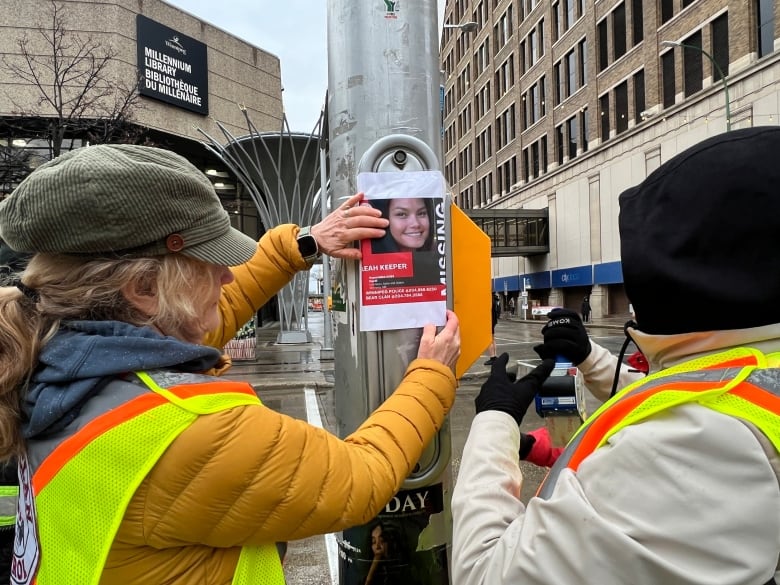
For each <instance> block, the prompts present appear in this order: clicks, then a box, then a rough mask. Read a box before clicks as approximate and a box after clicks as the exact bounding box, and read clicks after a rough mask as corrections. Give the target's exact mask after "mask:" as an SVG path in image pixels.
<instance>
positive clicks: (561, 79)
mask: <svg viewBox="0 0 780 585" xmlns="http://www.w3.org/2000/svg"><path fill="white" fill-rule="evenodd" d="M569 1H571V2H572V5H571V6H572V10H573V6H574V4H573V2H574V0H569ZM508 12H509V13H510V14H511V7H510V8H509V9H508ZM631 13H632V14H631V18H632V22H633V26H632V28H631V32H632V37H631V41H632V46H636V45H637V44H638V43H640V42H641V41H642V40H643V26H644V25H643V17H642V0H631ZM721 24H722V26H721ZM610 29H611V32H612V34H611V35H609V30H610ZM712 29H713V41H712V45H713V57H714V58H715V61H716V63H717V64H718V66H719V67H720V68H721V70H722V71H723V72H724V73H727V70H728V17H727V15H726V14H724V15H722V16H721V17H719V18H717V19H716V20H715V21H714V22H713V26H712ZM554 30H556V31H557V30H558V25H557V24H556V25H555V26H554ZM464 36H467V35H464ZM610 39H611V42H610ZM627 42H628V37H627V30H626V6H625V3H621V4H619V5H618V6H616V7H615V9H614V10H613V11H612V12H611V13H610V14H609V15H608V16H607V17H605V18H604V19H603V20H602V21H601V22H600V23H599V24H598V47H599V53H598V65H599V72H601V71H603V70H604V69H606V68H607V67H608V66H609V64H610V62H614V61H616V60H618V59H619V58H620V57H622V56H623V55H624V54H625V53H626V50H627ZM487 44H489V38H488V39H486V40H485V41H484V42H483V44H482V45H480V47H479V48H478V49H477V52H476V53H475V55H474V70H475V73H476V78H477V79H479V77H480V75H481V74H482V73H483V72H484V71H485V70H486V69H487V67H488V65H489V57H488V54H487V48H486V47H487ZM699 48H701V43H699ZM518 54H519V57H520V74H521V75H524V74H525V73H526V72H527V71H528V70H529V68H530V67H532V66H533V65H535V64H536V63H537V62H538V60H539V59H540V58H541V57H542V56H543V55H544V18H542V19H540V21H539V22H538V23H537V24H536V25H535V26H534V28H533V29H532V30H531V31H530V33H529V35H528V37H527V39H523V40H522V41H521V42H520V47H519V53H518ZM450 55H451V53H450ZM610 58H611V60H610ZM691 60H692V62H695V61H696V60H699V61H700V60H701V55H699V56H698V58H697V57H695V56H694V57H693V58H691ZM577 62H579V67H577ZM671 64H672V65H673V64H674V62H673V60H672V61H671ZM553 67H554V73H553V74H554V78H555V80H556V83H557V85H556V96H555V97H556V102H555V105H558V104H559V103H561V101H563V100H564V99H566V98H568V97H569V96H571V95H572V94H573V93H575V92H576V90H577V89H579V88H580V87H583V86H584V85H585V83H586V81H587V75H588V72H587V40H586V39H585V38H582V39H580V40H579V41H578V42H577V43H576V44H575V46H574V47H573V48H572V49H571V51H569V52H568V53H567V54H566V55H565V56H564V57H563V58H562V59H561V60H559V61H558V62H556V63H555V64H554V66H553ZM713 79H714V80H716V81H717V80H718V79H719V75H718V76H716V77H714V78H713ZM493 82H494V87H495V92H496V95H495V99H496V100H499V99H500V98H501V97H503V96H504V95H506V93H507V92H509V90H510V89H512V88H513V87H514V84H515V55H514V53H513V54H510V55H508V56H507V57H506V58H505V60H504V61H503V62H502V63H501V64H500V65H499V66H498V67H497V68H496V71H495V73H494V80H493ZM489 83H490V82H489V81H488V82H486V84H485V85H483V86H482V89H480V90H479V91H478V92H477V96H478V97H477V100H478V103H477V119H479V118H480V117H481V116H482V115H484V113H486V112H487V111H488V110H489V108H488V107H486V104H487V103H489V102H490V95H489V92H490V86H489ZM470 85H471V63H468V64H466V66H465V67H464V68H463V70H462V71H461V72H460V74H459V75H458V78H457V82H456V84H455V85H454V86H453V87H451V88H450V89H449V90H448V91H447V93H446V94H445V113H447V112H450V111H452V109H453V108H454V105H455V103H459V102H460V100H462V99H463V98H464V97H466V96H468V95H469V89H470ZM485 88H487V95H485ZM453 89H454V90H455V101H454V102H453V93H452V92H453ZM672 95H673V94H672ZM445 115H446V114H445ZM532 123H533V122H532Z"/></svg>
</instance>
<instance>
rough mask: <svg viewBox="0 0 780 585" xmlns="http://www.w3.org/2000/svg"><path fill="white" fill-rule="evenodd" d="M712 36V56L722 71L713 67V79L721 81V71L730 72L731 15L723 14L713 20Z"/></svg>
mask: <svg viewBox="0 0 780 585" xmlns="http://www.w3.org/2000/svg"><path fill="white" fill-rule="evenodd" d="M710 32H711V34H710V36H711V37H712V58H713V59H715V62H716V63H717V64H718V67H720V71H718V69H717V68H716V67H713V68H712V69H713V71H712V80H713V81H720V79H721V76H720V73H721V72H723V75H728V74H729V15H728V13H725V14H721V15H720V16H719V17H718V18H716V19H715V20H713V21H712V25H711V29H710Z"/></svg>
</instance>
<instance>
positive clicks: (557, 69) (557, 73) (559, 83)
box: [553, 62, 566, 106]
mask: <svg viewBox="0 0 780 585" xmlns="http://www.w3.org/2000/svg"><path fill="white" fill-rule="evenodd" d="M553 82H554V83H555V89H554V90H553V91H554V92H555V105H556V106H557V105H558V104H560V103H561V102H562V101H563V100H564V99H566V98H565V93H564V91H563V85H564V82H563V79H561V63H560V62H559V63H556V64H555V65H553Z"/></svg>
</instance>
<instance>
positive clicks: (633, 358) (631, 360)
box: [626, 351, 650, 374]
mask: <svg viewBox="0 0 780 585" xmlns="http://www.w3.org/2000/svg"><path fill="white" fill-rule="evenodd" d="M626 361H627V362H628V365H629V366H631V367H632V368H633V369H635V370H636V371H638V372H642V373H643V374H646V373H647V372H649V371H650V364H649V363H647V358H646V357H645V354H643V353H642V352H641V351H635V352H634V353H632V354H631V355H630V356H628V358H627V359H626Z"/></svg>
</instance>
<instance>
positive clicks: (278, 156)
mask: <svg viewBox="0 0 780 585" xmlns="http://www.w3.org/2000/svg"><path fill="white" fill-rule="evenodd" d="M241 110H242V112H243V113H244V118H245V120H246V124H247V129H248V134H246V135H244V136H240V137H236V136H234V135H233V134H232V133H231V132H230V131H229V130H228V129H227V128H225V126H224V125H223V124H221V123H220V122H217V123H216V124H217V127H218V128H219V130H220V131H221V132H222V134H223V135H224V138H225V143H224V144H223V143H222V142H220V141H219V140H217V139H216V138H214V137H212V136H210V135H209V134H207V133H206V132H204V131H203V130H201V129H198V130H199V132H200V133H201V134H202V135H203V136H205V137H206V141H204V144H205V146H206V148H208V149H209V150H210V151H211V152H213V153H214V154H215V155H216V156H218V157H219V158H220V159H221V160H222V162H224V163H225V165H226V166H227V167H228V168H229V169H230V171H231V172H232V173H233V174H234V175H235V176H236V177H237V178H238V180H239V182H240V184H241V185H242V187H243V189H244V190H245V191H246V193H248V194H249V197H250V198H251V199H252V201H253V202H254V204H255V206H256V207H257V211H258V214H259V216H260V221H261V222H262V224H263V226H264V228H265V229H269V228H271V227H274V226H277V225H279V224H283V223H294V224H297V225H301V226H304V225H311V224H313V223H315V222H317V221H319V218H320V214H321V208H320V205H321V204H320V184H321V176H320V169H321V166H320V165H321V164H322V162H321V157H320V149H321V148H322V145H321V140H322V136H323V132H322V126H323V119H324V116H323V114H321V115H320V118H319V119H318V120H317V123H316V124H315V126H314V130H313V131H312V133H311V134H304V133H294V132H290V127H289V124H288V123H287V118H286V117H283V119H282V127H281V130H280V131H279V132H260V131H258V130H257V127H256V126H255V125H254V123H253V122H252V120H250V118H249V115H248V114H247V111H246V109H245V108H243V107H242V108H241ZM278 298H279V321H280V323H281V330H280V332H279V335H278V336H277V343H308V342H311V341H312V337H311V333H310V332H309V330H308V299H309V272H308V271H305V272H299V273H297V274H296V275H295V277H294V278H293V280H292V282H290V284H288V285H287V286H285V287H284V288H283V289H282V290H281V291H280V292H279V295H278Z"/></svg>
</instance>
